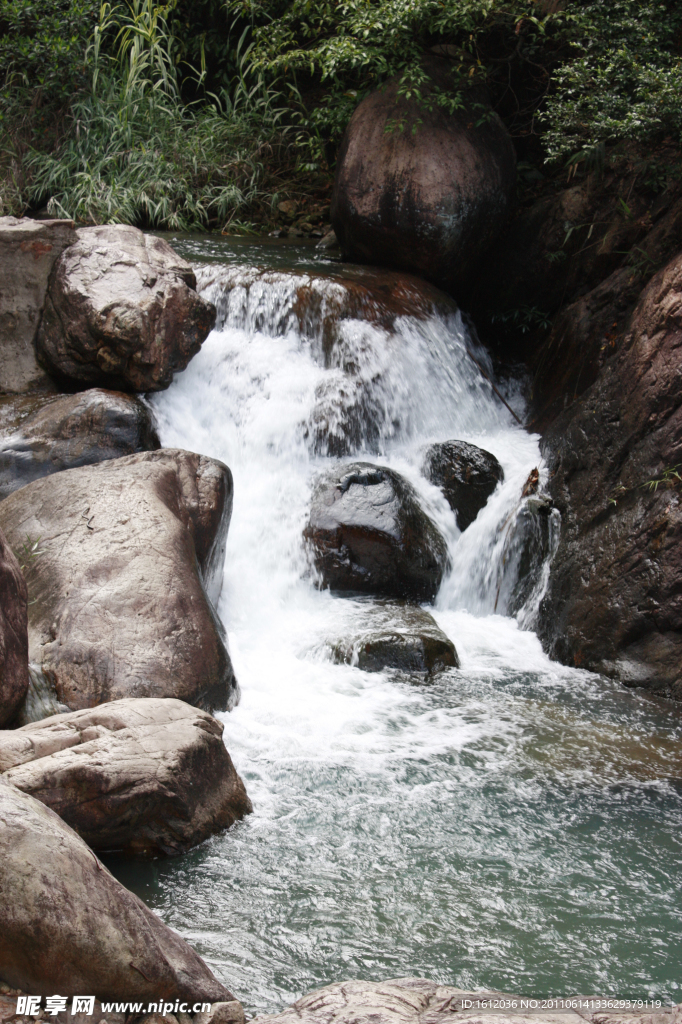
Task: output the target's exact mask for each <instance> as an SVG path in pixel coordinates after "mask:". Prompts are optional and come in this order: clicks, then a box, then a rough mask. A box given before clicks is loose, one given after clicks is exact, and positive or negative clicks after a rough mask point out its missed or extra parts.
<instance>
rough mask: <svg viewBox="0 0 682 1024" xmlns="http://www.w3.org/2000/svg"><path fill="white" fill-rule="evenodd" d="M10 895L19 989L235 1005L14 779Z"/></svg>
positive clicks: (0, 883) (1, 791)
mask: <svg viewBox="0 0 682 1024" xmlns="http://www.w3.org/2000/svg"><path fill="white" fill-rule="evenodd" d="M0 892H2V900H0V965H2V966H1V967H0V971H1V972H2V978H3V980H4V981H5V982H7V983H8V984H9V985H11V986H12V987H14V988H17V989H21V990H22V991H23V992H31V993H35V994H40V995H54V993H55V992H58V993H60V995H62V996H73V995H85V994H87V995H95V996H97V998H98V999H107V1000H114V999H116V1000H120V999H122V998H125V999H131V1000H143V1001H144V1002H145V1003H147V1002H148V1001H150V1000H153V1001H157V1000H158V999H167V1000H172V1001H175V1000H176V999H181V1000H183V1001H184V1000H187V1001H189V1002H192V1003H194V1002H195V1000H199V1001H207V1002H213V1001H228V1000H232V999H234V996H233V995H232V994H231V993H230V992H229V991H228V989H226V988H225V986H224V985H222V984H221V983H220V982H219V981H218V980H217V979H216V978H215V977H214V976H213V975H212V974H211V972H210V971H209V969H208V967H207V966H206V964H205V963H204V962H203V960H201V959H200V957H198V956H197V954H196V953H195V952H194V950H193V949H191V948H190V947H189V946H188V945H187V943H186V942H185V941H184V939H182V938H181V937H180V936H179V935H178V934H177V932H175V931H173V930H172V929H170V928H169V927H168V926H167V925H165V924H164V923H163V921H161V919H160V918H159V917H157V915H156V914H154V913H152V911H151V910H148V909H147V907H145V905H144V903H143V902H142V901H141V900H140V899H138V898H137V896H134V895H133V894H132V893H131V892H128V890H127V889H124V888H123V886H122V885H121V884H120V882H117V881H116V879H115V878H114V877H113V875H111V874H110V872H109V871H107V869H106V868H105V867H104V865H103V864H102V863H101V862H100V861H99V860H98V858H97V856H96V855H95V854H94V853H93V852H92V850H90V849H89V848H88V847H87V846H86V845H85V843H84V842H83V840H82V839H81V838H80V837H79V836H77V835H76V833H75V832H74V831H73V830H72V829H70V828H69V826H68V825H66V824H65V823H64V822H63V821H62V820H61V819H60V818H59V817H58V816H57V815H56V814H55V813H54V811H51V810H50V809H49V808H48V807H45V806H44V805H43V804H41V803H40V802H39V801H38V800H35V799H34V798H33V797H32V796H28V795H27V794H26V793H22V792H21V791H20V790H18V789H17V788H16V787H15V786H12V785H10V784H9V783H8V782H6V781H5V780H4V779H0Z"/></svg>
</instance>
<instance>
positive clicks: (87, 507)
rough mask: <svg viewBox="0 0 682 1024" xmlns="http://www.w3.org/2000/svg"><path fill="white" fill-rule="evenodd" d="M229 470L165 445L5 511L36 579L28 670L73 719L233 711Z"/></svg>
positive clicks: (77, 473) (72, 478)
mask: <svg viewBox="0 0 682 1024" xmlns="http://www.w3.org/2000/svg"><path fill="white" fill-rule="evenodd" d="M231 512H232V474H231V473H230V471H229V469H228V468H227V466H224V465H223V464H222V463H221V462H217V461H215V460H214V459H209V458H206V457H204V456H201V455H194V454H193V453H191V452H184V451H178V450H174V449H160V450H159V451H156V452H141V453H139V454H137V455H129V456H127V457H125V458H122V459H113V460H111V461H109V462H102V463H100V464H99V465H95V466H83V467H81V468H78V469H68V470H64V472H62V473H55V474H53V475H52V476H48V477H44V478H43V479H42V480H36V481H34V483H31V484H28V485H27V486H26V487H22V488H21V490H18V491H15V492H14V494H11V495H10V496H9V497H8V498H5V500H4V501H2V502H0V528H2V529H4V530H5V531H6V533H7V538H8V540H9V542H10V544H12V545H13V546H14V547H15V548H19V547H20V546H21V545H22V544H23V543H24V542H25V540H26V538H27V537H31V538H40V553H39V555H38V556H37V557H36V558H35V559H34V560H33V561H32V563H31V566H30V569H29V571H28V580H27V582H28V590H29V601H30V603H29V653H30V661H31V662H32V663H33V665H34V666H35V667H36V669H37V670H38V671H39V672H40V673H41V674H42V675H43V676H44V677H45V678H46V679H47V680H48V682H49V683H50V685H51V686H52V688H53V690H54V691H55V692H56V696H57V698H58V700H59V702H61V703H62V704H64V705H65V706H66V707H67V708H69V709H70V710H72V711H77V710H79V709H81V708H88V707H96V706H97V705H98V704H103V703H104V702H106V701H110V700H118V699H120V698H123V697H177V698H179V699H180V700H184V701H186V702H187V703H188V704H194V705H195V706H197V707H202V708H204V709H206V710H209V711H210V710H213V709H220V710H225V709H226V708H228V707H229V706H230V705H231V704H233V703H234V702H235V700H236V699H237V696H238V690H237V685H236V680H235V678H234V673H233V671H232V665H231V662H230V657H229V654H228V651H227V647H226V645H225V637H224V630H223V627H222V625H221V623H220V620H219V619H218V617H217V615H216V613H215V610H214V608H213V605H212V603H211V602H212V601H213V602H215V601H217V599H218V596H219V594H220V588H221V584H222V569H223V563H224V558H225V542H226V538H227V530H228V526H229V522H230V515H231Z"/></svg>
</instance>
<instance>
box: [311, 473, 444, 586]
mask: <svg viewBox="0 0 682 1024" xmlns="http://www.w3.org/2000/svg"><path fill="white" fill-rule="evenodd" d="M304 536H305V537H306V539H307V540H308V542H309V543H310V545H311V547H312V551H313V558H314V562H315V566H316V568H317V570H318V572H319V574H320V577H321V581H322V584H323V586H325V587H331V588H332V589H333V590H354V591H361V592H363V593H370V594H380V595H386V596H389V597H398V598H407V599H409V600H413V601H433V599H434V598H435V596H436V593H437V592H438V588H439V586H440V583H441V580H442V578H443V575H444V573H445V571H446V569H447V567H448V565H449V559H448V550H447V545H446V543H445V540H444V539H443V537H442V536H441V534H440V532H439V531H438V529H437V528H436V526H435V525H434V524H433V523H432V521H431V520H430V519H429V517H428V516H427V514H426V513H425V512H424V510H423V509H422V507H421V505H420V504H419V500H418V498H417V494H416V492H415V491H414V489H413V488H412V486H411V485H410V484H409V483H408V482H407V481H406V480H405V479H404V478H403V477H401V476H400V475H399V474H398V473H395V472H394V471H393V470H391V469H386V468H385V467H383V466H374V465H372V464H371V463H368V462H354V463H351V464H349V465H345V466H339V467H338V468H337V469H334V470H332V471H331V472H329V473H326V474H325V475H324V476H322V477H321V478H320V480H319V481H318V483H317V484H316V486H315V489H314V492H313V499H312V506H311V510H310V521H309V523H308V526H307V527H306V529H305V531H304Z"/></svg>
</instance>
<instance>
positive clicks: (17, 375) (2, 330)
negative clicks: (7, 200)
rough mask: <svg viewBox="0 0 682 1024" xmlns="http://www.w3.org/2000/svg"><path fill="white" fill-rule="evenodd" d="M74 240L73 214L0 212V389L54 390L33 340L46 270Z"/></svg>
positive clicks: (1, 391)
mask: <svg viewBox="0 0 682 1024" xmlns="http://www.w3.org/2000/svg"><path fill="white" fill-rule="evenodd" d="M75 241H76V232H75V229H74V225H73V221H72V220H40V221H38V220H31V219H30V218H29V217H0V281H2V289H0V393H9V394H17V393H20V392H22V391H29V390H35V389H36V388H40V389H46V390H54V385H53V384H52V382H51V381H50V379H49V377H47V376H46V374H45V372H44V371H43V370H42V369H41V367H40V366H39V365H38V363H37V360H36V353H35V347H34V342H35V336H36V331H37V330H38V324H39V323H40V317H41V313H42V309H43V305H44V303H45V295H46V293H47V282H48V278H49V276H50V272H51V271H52V268H53V266H54V263H55V261H56V260H57V259H58V257H59V256H60V255H61V253H62V252H63V251H64V249H65V248H66V247H67V246H69V245H73V243H74V242H75Z"/></svg>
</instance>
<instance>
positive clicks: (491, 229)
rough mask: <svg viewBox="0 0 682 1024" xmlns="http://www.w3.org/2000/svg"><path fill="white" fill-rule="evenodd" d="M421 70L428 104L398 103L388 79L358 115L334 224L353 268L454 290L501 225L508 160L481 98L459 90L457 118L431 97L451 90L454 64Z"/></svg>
mask: <svg viewBox="0 0 682 1024" xmlns="http://www.w3.org/2000/svg"><path fill="white" fill-rule="evenodd" d="M423 67H424V71H425V72H426V74H427V79H426V81H425V83H424V85H423V86H422V87H421V88H422V93H423V97H424V100H425V101H426V102H422V103H420V102H418V101H417V100H415V99H406V98H405V97H404V96H401V95H400V80H399V78H394V79H391V80H390V81H389V82H388V84H387V85H385V86H384V87H382V88H381V89H379V90H377V91H376V92H373V93H371V94H370V95H369V96H367V97H366V99H364V100H363V101H362V103H360V104H359V105H358V107H357V108H356V110H355V112H354V114H353V116H352V118H351V120H350V123H349V125H348V127H347V128H346V132H345V134H344V137H343V139H342V141H341V147H340V149H339V154H338V157H337V163H336V168H337V169H336V178H335V182H334V194H333V198H332V223H333V226H334V231H335V232H336V235H337V237H338V239H339V242H340V244H341V248H342V250H343V251H344V253H346V254H348V255H349V256H352V257H353V258H354V259H357V260H360V261H362V262H365V263H378V264H381V265H383V266H386V267H396V268H399V269H401V270H409V271H412V272H414V273H417V274H420V275H422V276H424V277H426V278H427V279H430V280H432V281H435V282H436V283H437V284H444V285H452V284H453V283H455V282H460V281H461V280H462V279H463V278H464V277H465V276H466V275H467V274H469V273H470V272H471V270H472V269H473V267H474V265H475V264H476V263H477V261H478V260H479V259H480V258H481V256H482V255H483V253H484V252H485V250H486V249H487V248H488V246H489V245H490V243H491V242H492V241H493V240H494V238H495V237H496V235H497V234H498V233H499V231H500V229H501V227H502V225H503V224H504V221H505V218H506V216H507V213H508V211H509V206H510V199H511V195H512V192H513V189H514V185H515V182H516V157H515V154H514V147H513V145H512V143H511V140H510V138H509V136H508V134H507V132H506V129H505V128H504V125H503V124H502V122H501V120H500V119H499V117H498V116H497V114H494V113H493V112H492V110H491V109H490V108H489V106H488V103H487V96H486V95H485V91H484V90H483V89H481V88H480V87H474V88H472V89H467V88H466V87H465V89H464V92H465V94H468V95H467V98H466V105H465V107H464V109H461V110H457V111H455V112H453V113H449V112H447V111H446V110H445V109H444V107H442V106H440V105H439V104H438V103H437V102H435V101H434V97H435V93H436V92H438V91H443V92H446V91H451V90H453V89H456V88H457V86H458V84H459V83H458V80H457V78H456V77H455V75H456V70H455V68H456V65H455V63H454V62H451V61H450V60H449V59H448V57H447V56H436V55H433V54H429V55H427V56H425V57H424V59H423ZM453 72H454V74H453ZM429 99H431V100H432V104H431V105H429V104H428V100H429ZM471 104H474V105H475V106H476V109H475V110H474V108H473V107H472V106H471ZM481 106H483V107H488V117H487V118H486V119H485V120H483V119H481V116H480V115H481V110H480V108H481Z"/></svg>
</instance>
